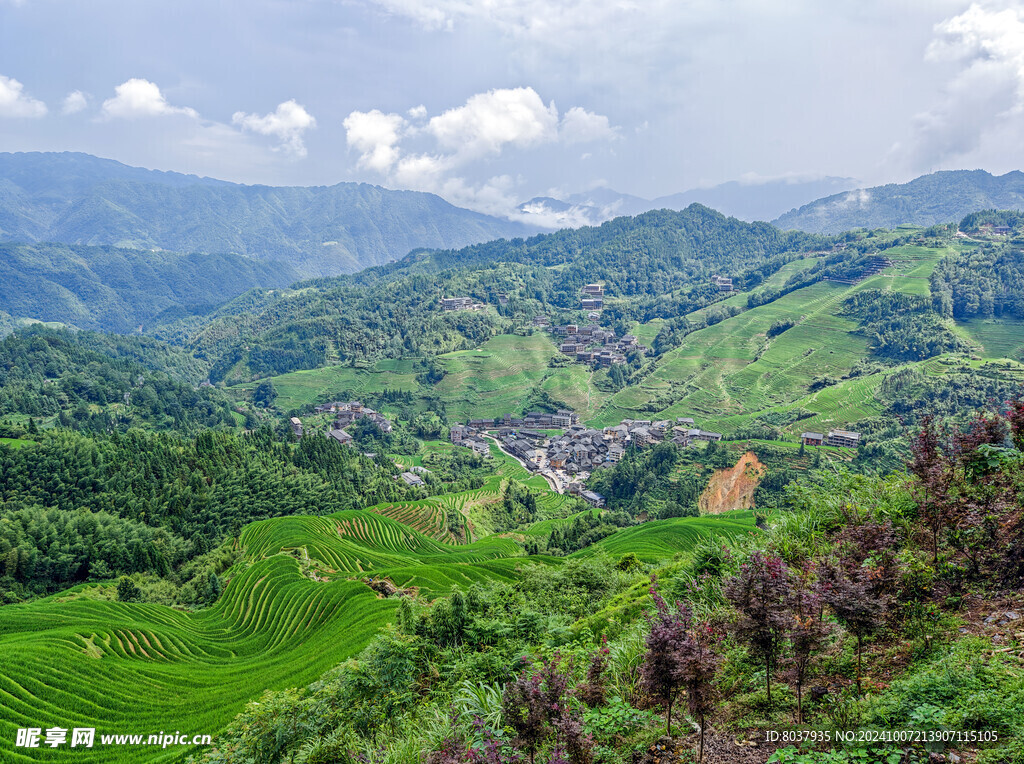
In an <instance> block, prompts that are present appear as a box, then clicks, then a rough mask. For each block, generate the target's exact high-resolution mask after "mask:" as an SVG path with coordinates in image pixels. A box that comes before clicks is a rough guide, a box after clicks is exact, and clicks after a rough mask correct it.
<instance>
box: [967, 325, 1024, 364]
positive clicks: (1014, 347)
mask: <svg viewBox="0 0 1024 764" xmlns="http://www.w3.org/2000/svg"><path fill="white" fill-rule="evenodd" d="M957 326H958V327H959V328H960V329H961V330H962V333H964V334H966V335H967V336H968V337H969V338H970V339H971V340H972V341H973V342H975V343H976V344H977V345H978V347H979V349H980V350H981V355H982V356H983V357H985V358H1012V359H1014V360H1016V361H1024V321H1015V320H1012V319H990V320H975V321H961V322H959V323H958V324H957Z"/></svg>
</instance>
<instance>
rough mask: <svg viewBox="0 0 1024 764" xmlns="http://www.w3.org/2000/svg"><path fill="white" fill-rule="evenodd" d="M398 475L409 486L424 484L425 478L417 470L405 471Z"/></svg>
mask: <svg viewBox="0 0 1024 764" xmlns="http://www.w3.org/2000/svg"><path fill="white" fill-rule="evenodd" d="M398 477H399V478H400V479H401V480H402V482H403V483H405V484H406V485H408V486H419V485H423V480H422V479H421V478H420V476H419V475H417V474H416V473H415V472H403V473H402V474H401V475H399V476H398Z"/></svg>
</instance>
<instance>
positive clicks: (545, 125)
mask: <svg viewBox="0 0 1024 764" xmlns="http://www.w3.org/2000/svg"><path fill="white" fill-rule="evenodd" d="M426 129H427V131H428V132H430V133H431V134H432V135H433V136H434V137H435V138H436V139H437V142H438V143H439V144H440V145H441V147H442V148H444V149H447V150H449V151H454V152H456V153H459V154H463V155H467V156H482V155H484V154H499V153H501V150H502V147H503V146H505V145H506V144H512V145H514V146H520V147H522V146H531V145H536V144H539V143H549V142H552V141H554V140H556V139H557V138H558V109H556V108H555V105H554V103H551V104H548V105H547V106H545V105H544V102H543V101H542V100H541V98H540V96H539V95H537V91H535V90H534V89H533V88H510V89H503V90H490V91H488V92H486V93H477V94H476V95H474V96H470V98H469V100H467V101H466V103H465V105H464V106H458V107H456V108H454V109H449V110H448V111H446V112H444V113H443V114H440V115H438V116H436V117H433V118H432V119H431V120H430V122H429V123H428V124H427V127H426Z"/></svg>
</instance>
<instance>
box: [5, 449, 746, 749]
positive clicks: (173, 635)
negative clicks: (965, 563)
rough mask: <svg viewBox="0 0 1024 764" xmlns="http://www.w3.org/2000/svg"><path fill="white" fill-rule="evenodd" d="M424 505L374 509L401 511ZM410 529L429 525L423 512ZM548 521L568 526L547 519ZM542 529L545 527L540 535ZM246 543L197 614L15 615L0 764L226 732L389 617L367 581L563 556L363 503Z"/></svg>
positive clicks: (505, 568)
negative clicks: (79, 744)
mask: <svg viewBox="0 0 1024 764" xmlns="http://www.w3.org/2000/svg"><path fill="white" fill-rule="evenodd" d="M511 464H512V465H514V462H512V463H511ZM505 466H506V467H508V468H509V470H510V471H513V470H512V467H511V466H509V465H508V464H506V465H505ZM514 466H515V467H516V468H517V469H519V470H521V469H522V468H521V467H518V465H514ZM524 473H525V471H524ZM507 479H508V478H506V477H504V476H501V475H497V476H495V477H494V478H493V481H495V485H496V486H499V487H500V484H501V483H502V482H503V481H504V480H507ZM493 487H494V486H492V488H493ZM488 494H489V490H488V489H481V490H480V491H476V492H467V493H466V494H454V495H450V496H443V497H434V498H433V499H431V500H428V501H434V502H436V504H435V505H434V506H435V508H437V509H443V502H453V506H457V507H461V511H465V509H466V507H467V506H469V505H472V504H473V503H474V502H479V501H481V497H482V496H485V497H486V496H487V495H488ZM415 504H417V505H422V504H427V502H424V503H419V502H417V503H415ZM569 506H571V505H570V504H568V500H567V499H566V497H563V496H560V495H557V494H553V493H550V492H547V493H546V494H545V495H544V496H543V497H542V508H543V511H544V512H550V513H552V514H556V513H558V512H559V511H564V510H565V509H567V508H568V507H569ZM413 508H414V507H412V504H410V505H406V506H402V505H390V507H379V508H377V509H378V510H379V511H388V510H389V509H390V510H391V511H392V512H393V513H394V514H396V515H401V513H403V512H407V511H409V510H410V509H413ZM417 508H420V507H417ZM747 514H748V515H749V513H747ZM748 519H749V518H748ZM414 520H419V521H420V522H422V514H421V513H417V514H416V517H415V518H414ZM553 522H558V521H557V520H551V521H547V523H548V524H549V525H550V524H551V523H553ZM428 525H429V524H428ZM749 525H750V523H749V522H744V521H742V520H740V521H736V520H734V518H729V519H728V520H726V519H724V518H702V519H698V520H696V521H694V520H692V519H691V520H688V521H682V522H680V521H664V522H662V523H651V524H649V526H644V527H643V528H637V529H631V530H629V531H624V532H621V533H620V534H617V538H614V539H609V540H607V541H606V542H604V543H603V545H601V546H600V547H599V548H604V549H606V550H607V551H608V552H609V553H611V554H622V553H624V551H636V552H637V553H638V554H640V555H642V556H643V558H644V559H652V560H653V559H655V558H656V557H657V556H658V555H662V556H671V555H672V554H674V553H675V552H676V551H679V550H682V549H685V548H686V546H687V545H688V544H690V543H692V542H693V540H694V539H696V538H698V537H699V536H701V535H706V534H709V533H717V532H724V533H735V532H742V531H743V530H746V529H748V527H749ZM434 527H435V529H436V521H435V526H434ZM546 527H547V526H546V525H545V524H544V523H540V524H538V525H537V526H535V528H534V529H533V530H535V531H537V532H538V533H540V532H541V531H543V530H544V528H546ZM427 529H428V530H429V527H428V528H427ZM239 544H240V545H241V547H242V548H243V550H244V557H243V560H242V561H241V562H239V563H238V564H237V565H236V566H235V567H234V568H232V570H231V571H229V581H228V583H227V586H226V589H225V593H224V595H223V596H222V598H221V599H220V601H218V602H217V604H216V605H214V606H213V607H211V608H208V609H206V610H202V611H199V612H195V613H189V612H183V611H179V610H175V609H172V608H168V607H163V606H159V605H143V604H125V603H120V602H113V601H109V600H106V599H100V598H97V597H96V596H94V593H92V592H90V591H89V590H90V588H91V587H80V589H79V590H78V591H77V592H76V591H71V592H64V593H62V594H61V595H60V596H54V597H51V598H48V599H45V600H41V601H38V602H34V603H30V604H27V605H12V606H7V607H5V608H4V612H3V614H4V618H3V619H2V620H0V655H2V656H3V661H0V704H2V705H0V709H2V711H0V761H3V762H4V764H7V762H12V763H15V764H22V763H23V762H29V761H32V762H38V761H43V762H47V761H66V760H70V759H71V758H73V756H72V755H71V752H70V749H68V748H64V749H57V750H51V749H49V748H45V747H44V748H41V749H38V750H36V749H33V750H32V751H31V752H30V753H26V749H15V748H14V747H13V745H14V741H15V730H16V729H17V728H19V727H41V728H43V729H45V728H48V727H53V726H60V727H64V728H69V729H71V728H74V727H95V728H96V730H97V735H102V734H122V733H124V734H143V735H149V734H156V733H159V732H162V731H169V732H176V731H180V732H183V733H188V734H189V735H191V734H211V735H214V736H215V735H216V734H217V732H218V731H219V730H220V729H221V728H223V726H224V725H226V724H227V723H228V722H229V721H230V720H231V719H232V718H233V717H234V715H235V714H237V713H238V712H239V711H240V710H241V708H242V707H243V706H244V705H245V703H246V702H248V701H250V700H252V699H254V698H256V697H258V696H259V695H260V694H261V693H262V692H263V691H264V690H267V689H283V688H286V687H295V686H302V685H304V684H307V683H309V682H311V681H313V680H314V679H315V678H316V677H318V676H320V675H321V674H322V673H323V672H324V671H326V670H327V669H328V668H330V667H331V666H334V665H336V664H338V663H339V662H341V661H343V660H344V659H346V658H347V657H349V656H351V655H353V654H354V653H356V652H358V651H359V650H360V649H361V648H362V647H363V646H365V645H366V644H367V643H368V641H369V640H370V639H371V638H372V637H373V635H374V634H376V633H377V632H378V630H379V629H380V628H382V627H383V625H384V624H385V623H386V622H388V621H389V620H392V618H393V609H394V607H395V600H386V599H379V598H378V597H377V596H376V595H375V593H374V592H373V591H372V590H371V589H370V588H369V587H367V586H366V585H365V584H364V583H362V579H364V578H366V577H386V578H388V579H390V580H391V581H393V582H394V583H395V584H396V585H398V586H402V587H415V589H416V590H418V594H419V596H421V597H424V598H426V599H431V598H434V597H436V596H439V595H442V594H446V593H449V592H450V591H452V589H453V588H455V587H460V588H465V587H467V586H468V585H470V584H472V583H473V582H476V581H486V580H496V581H513V580H515V578H516V576H517V574H518V573H517V569H519V568H521V567H522V566H524V565H531V564H548V565H554V564H559V560H557V559H554V558H547V557H529V558H528V557H524V556H523V552H522V546H521V545H520V544H518V543H516V542H515V541H513V540H511V539H507V538H497V537H493V538H486V539H484V540H482V541H478V542H475V543H472V544H465V545H453V544H450V543H442V541H439V540H437V539H434V538H430V537H429V536H428V535H426V534H424V533H422V532H421V531H420V530H418V529H417V528H414V527H411V526H410V525H407V524H404V523H402V522H399V521H397V520H396V519H394V518H392V517H388V516H385V515H383V514H380V513H379V512H374V511H368V510H359V511H348V512H339V513H336V514H334V515H329V516H324V517H283V518H274V519H271V520H265V521H261V522H257V523H253V524H251V525H249V526H247V527H246V528H245V529H243V531H242V533H241V535H240V538H239ZM595 551H596V550H595ZM590 553H593V552H590ZM194 752H195V749H191V748H187V747H176V748H173V749H171V748H168V749H162V748H159V747H156V746H152V747H147V746H141V747H134V748H132V747H115V746H108V747H94V748H93V749H91V750H90V751H89V752H88V753H87V754H85V755H80V756H77V759H76V760H78V761H88V762H90V764H93V762H97V763H98V764H107V763H108V762H109V763H111V764H121V763H122V762H147V763H148V762H160V763H161V764H163V763H164V762H167V763H170V762H181V761H183V760H184V759H185V758H186V757H187V756H188V755H190V754H191V753H194Z"/></svg>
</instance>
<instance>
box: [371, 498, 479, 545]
mask: <svg viewBox="0 0 1024 764" xmlns="http://www.w3.org/2000/svg"><path fill="white" fill-rule="evenodd" d="M371 511H373V512H376V513H377V514H379V515H383V516H384V517H388V518H390V519H392V520H395V521H396V522H399V523H402V524H403V525H408V526H409V527H410V528H412V529H413V530H416V531H419V532H420V533H422V534H423V535H424V536H426V537H427V538H431V539H434V540H435V541H440V542H442V543H448V544H456V543H458V541H459V540H458V539H457V538H456V537H455V536H454V535H452V532H451V531H450V530H448V522H447V517H446V515H445V511H444V509H442V508H441V507H440V506H439V505H438V502H437V501H436V500H435V499H424V500H423V501H403V502H400V503H398V504H384V505H381V506H377V507H373V508H372V510H371Z"/></svg>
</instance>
